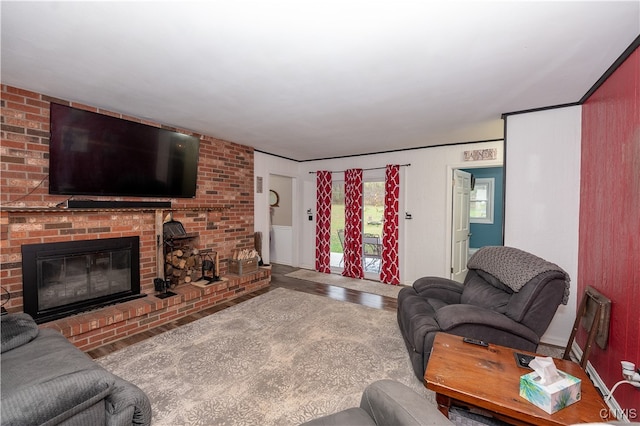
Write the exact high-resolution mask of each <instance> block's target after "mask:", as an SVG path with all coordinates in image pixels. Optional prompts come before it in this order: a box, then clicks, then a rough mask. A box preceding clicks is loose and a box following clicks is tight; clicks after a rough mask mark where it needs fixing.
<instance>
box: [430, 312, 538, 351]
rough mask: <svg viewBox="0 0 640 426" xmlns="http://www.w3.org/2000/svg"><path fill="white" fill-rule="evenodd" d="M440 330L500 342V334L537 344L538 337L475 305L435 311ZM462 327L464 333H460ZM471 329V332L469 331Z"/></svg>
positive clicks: (526, 329) (517, 324)
mask: <svg viewBox="0 0 640 426" xmlns="http://www.w3.org/2000/svg"><path fill="white" fill-rule="evenodd" d="M435 318H436V321H437V322H438V325H439V326H440V329H441V331H444V332H446V333H450V334H457V335H460V336H463V335H468V337H474V338H476V339H482V340H486V341H488V342H493V343H497V344H500V342H501V341H502V338H503V337H501V336H504V335H510V336H517V337H519V338H521V339H524V340H526V341H528V342H531V343H532V344H535V345H537V344H538V342H539V340H540V338H539V337H538V335H537V334H536V333H535V332H534V331H533V330H531V329H530V328H528V327H526V326H524V325H522V324H520V323H519V322H516V321H514V320H512V319H511V318H509V317H507V316H506V315H503V314H499V313H497V312H494V311H492V310H489V309H486V308H483V307H480V306H475V305H465V304H459V305H449V306H445V307H443V308H441V309H439V310H438V312H436V317H435ZM462 329H464V330H465V332H466V334H462V333H461V330H462ZM469 331H472V333H469Z"/></svg>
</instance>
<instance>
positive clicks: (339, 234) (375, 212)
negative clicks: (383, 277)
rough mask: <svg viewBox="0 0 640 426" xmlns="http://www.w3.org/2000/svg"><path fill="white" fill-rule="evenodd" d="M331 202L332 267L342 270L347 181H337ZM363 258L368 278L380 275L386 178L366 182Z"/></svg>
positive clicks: (376, 277)
mask: <svg viewBox="0 0 640 426" xmlns="http://www.w3.org/2000/svg"><path fill="white" fill-rule="evenodd" d="M332 192H333V193H332V204H331V269H332V270H334V271H336V272H341V271H342V269H343V267H344V263H343V253H344V247H343V242H344V238H343V237H344V234H343V232H344V181H334V182H333V188H332ZM363 203H364V205H363V218H362V219H363V220H362V223H363V229H362V242H363V247H362V253H363V254H362V259H363V268H364V272H365V278H369V279H376V280H377V279H378V278H379V274H380V264H381V254H382V222H383V217H384V179H377V180H367V181H365V182H364V183H363Z"/></svg>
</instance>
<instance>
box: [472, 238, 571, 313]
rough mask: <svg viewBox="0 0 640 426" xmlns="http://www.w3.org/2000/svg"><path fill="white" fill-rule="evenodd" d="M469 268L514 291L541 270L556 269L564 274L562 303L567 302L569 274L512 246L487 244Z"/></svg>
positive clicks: (479, 251)
mask: <svg viewBox="0 0 640 426" xmlns="http://www.w3.org/2000/svg"><path fill="white" fill-rule="evenodd" d="M467 268H469V269H480V270H481V271H485V272H487V273H489V274H491V275H493V276H494V277H496V278H497V279H499V280H500V281H501V282H502V283H503V284H504V285H506V286H507V287H509V288H510V289H512V290H513V291H515V292H518V291H520V289H521V288H522V287H523V286H524V285H525V284H526V283H528V282H529V281H530V280H531V279H533V278H535V277H537V276H538V275H540V274H541V273H543V272H548V271H558V272H560V273H562V274H563V275H564V279H565V289H564V297H563V298H562V304H564V305H566V304H567V303H568V302H569V290H570V287H571V284H570V281H571V280H570V278H569V274H567V273H566V272H565V271H564V269H562V268H561V267H559V266H558V265H556V264H555V263H551V262H548V261H546V260H544V259H542V258H540V257H538V256H535V255H533V254H531V253H527V252H526V251H522V250H519V249H517V248H513V247H502V246H489V247H483V248H481V249H480V250H478V251H477V252H476V253H475V254H474V255H473V256H471V259H469V262H468V263H467Z"/></svg>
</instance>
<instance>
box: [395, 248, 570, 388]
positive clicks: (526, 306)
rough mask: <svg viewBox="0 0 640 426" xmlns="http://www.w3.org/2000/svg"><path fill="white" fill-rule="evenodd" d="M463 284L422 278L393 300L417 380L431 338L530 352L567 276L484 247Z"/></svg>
mask: <svg viewBox="0 0 640 426" xmlns="http://www.w3.org/2000/svg"><path fill="white" fill-rule="evenodd" d="M467 268H468V270H469V271H468V273H467V276H466V277H465V280H464V283H463V284H461V283H458V282H455V281H452V280H449V279H446V278H439V277H424V278H419V279H418V280H416V281H415V282H414V283H413V286H412V287H407V288H404V289H402V290H400V293H399V294H398V312H397V313H398V325H399V326H400V331H401V332H402V336H403V338H404V341H405V344H406V346H407V350H408V351H409V357H410V359H411V363H412V365H413V370H414V372H415V374H416V376H417V377H418V378H419V379H421V380H422V378H423V376H424V372H425V369H426V366H427V363H428V362H429V355H430V354H431V347H432V346H433V339H434V338H435V335H436V333H438V332H445V333H449V334H455V335H458V336H465V337H471V338H475V339H480V340H484V341H486V342H488V343H494V344H497V345H502V346H507V347H511V348H514V349H521V350H526V351H535V350H536V348H537V347H538V343H539V342H540V337H542V335H543V334H544V332H545V331H546V330H547V327H548V326H549V323H550V322H551V320H552V319H553V316H554V315H555V312H556V310H557V309H558V306H559V305H560V303H564V304H566V303H567V301H568V296H569V276H568V274H567V273H566V272H565V271H564V270H562V268H560V267H559V266H558V265H555V264H553V263H550V262H547V261H546V260H544V259H541V258H539V257H537V256H534V255H533V254H531V253H527V252H525V251H522V250H518V249H515V248H512V247H502V246H500V247H497V246H496V247H484V248H482V249H480V250H478V251H477V252H476V253H475V254H474V255H473V256H472V257H471V258H470V259H469V262H468V264H467Z"/></svg>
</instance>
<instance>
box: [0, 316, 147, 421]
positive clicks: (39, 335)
mask: <svg viewBox="0 0 640 426" xmlns="http://www.w3.org/2000/svg"><path fill="white" fill-rule="evenodd" d="M1 321H2V322H1V325H2V329H1V331H2V355H1V357H0V360H1V364H2V366H1V367H2V376H1V377H0V380H1V388H2V389H1V393H2V412H1V414H0V416H1V421H2V425H3V426H4V425H78V426H81V425H82V426H86V425H92V426H93V425H114V426H120V425H132V424H134V425H149V424H151V405H150V403H149V399H148V398H147V396H146V395H145V394H144V392H142V390H140V389H139V388H138V387H136V386H135V385H133V384H132V383H129V382H127V381H125V380H123V379H121V378H119V377H117V376H115V375H113V374H111V373H109V372H108V371H107V370H105V369H104V368H102V367H101V366H99V365H98V364H96V363H95V362H93V360H91V358H89V356H87V355H86V354H85V353H84V352H82V351H80V350H79V349H78V348H76V347H75V346H74V345H73V344H72V343H70V342H69V341H68V340H67V339H66V338H65V337H64V336H63V335H62V334H60V333H58V332H56V331H54V330H50V329H43V330H40V329H39V328H38V326H37V325H36V323H35V322H34V321H33V319H32V318H31V317H30V316H29V315H27V314H22V313H20V314H9V315H3V316H2V319H1Z"/></svg>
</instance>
